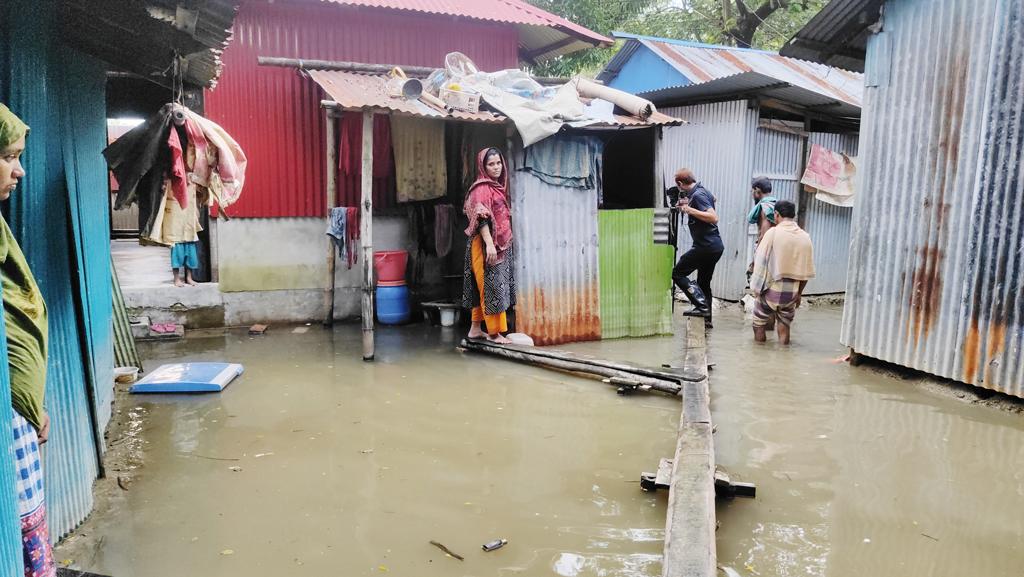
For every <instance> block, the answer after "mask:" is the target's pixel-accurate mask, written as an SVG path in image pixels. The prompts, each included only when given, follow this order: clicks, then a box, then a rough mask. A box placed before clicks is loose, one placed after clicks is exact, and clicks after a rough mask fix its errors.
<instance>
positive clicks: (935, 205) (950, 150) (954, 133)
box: [908, 50, 976, 363]
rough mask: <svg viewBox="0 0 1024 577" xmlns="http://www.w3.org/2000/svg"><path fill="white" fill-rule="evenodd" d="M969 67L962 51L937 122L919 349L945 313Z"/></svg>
mask: <svg viewBox="0 0 1024 577" xmlns="http://www.w3.org/2000/svg"><path fill="white" fill-rule="evenodd" d="M967 63H968V58H967V55H966V54H965V53H964V51H962V50H961V51H960V52H959V53H957V55H956V60H955V63H954V67H953V68H954V74H953V75H952V77H951V80H952V81H951V82H950V83H949V85H948V87H946V88H945V91H946V94H945V97H944V98H943V99H942V102H943V106H942V111H941V113H940V114H939V117H938V118H937V124H938V126H937V127H936V128H937V129H938V130H937V132H938V134H939V135H940V136H939V142H938V145H937V146H936V147H935V152H934V160H933V162H932V170H933V171H934V173H935V177H936V183H935V187H934V189H933V190H934V191H935V193H934V196H935V200H934V202H933V200H932V198H931V197H926V198H925V199H924V203H923V208H924V213H925V214H926V215H929V216H930V217H931V219H930V221H931V222H930V223H927V224H926V225H925V228H924V230H925V231H926V233H925V234H927V240H926V241H925V245H924V246H923V247H921V248H919V249H918V251H917V252H918V259H917V260H918V265H917V267H916V268H915V270H914V276H913V278H912V286H911V291H910V301H909V304H910V308H911V317H910V319H908V323H910V324H911V326H912V330H911V331H910V334H911V337H912V338H913V339H914V345H915V346H916V345H917V343H918V341H919V340H920V338H921V337H922V336H928V334H929V333H930V332H931V329H932V326H933V325H934V324H935V319H936V317H937V316H938V315H939V314H940V310H941V304H942V263H943V259H944V258H945V253H944V251H943V250H942V249H941V248H939V247H942V246H945V236H946V234H945V233H946V230H945V229H946V226H945V225H946V216H947V214H948V213H949V204H948V203H946V202H945V195H946V190H947V188H948V187H949V186H951V185H952V184H955V183H956V181H957V173H958V166H957V164H958V162H959V160H960V140H961V125H962V122H961V121H962V119H963V116H964V109H965V108H966V106H967V99H966V98H965V93H966V90H967V86H966V82H967V77H968V72H969V70H968V64H967ZM932 231H934V236H933V232H932ZM975 363H976V361H975Z"/></svg>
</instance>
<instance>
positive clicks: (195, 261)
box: [171, 241, 199, 287]
mask: <svg viewBox="0 0 1024 577" xmlns="http://www.w3.org/2000/svg"><path fill="white" fill-rule="evenodd" d="M198 246H199V243H198V242H194V241H193V242H178V243H175V244H174V246H173V247H172V248H171V269H172V270H173V271H174V286H177V287H181V286H185V285H186V284H187V285H189V286H195V284H196V281H195V280H194V279H193V278H192V271H194V270H199V250H198ZM179 269H180V270H181V272H180V273H179V272H178V270H179ZM182 278H184V281H182Z"/></svg>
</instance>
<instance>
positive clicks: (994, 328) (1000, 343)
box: [985, 319, 1006, 383]
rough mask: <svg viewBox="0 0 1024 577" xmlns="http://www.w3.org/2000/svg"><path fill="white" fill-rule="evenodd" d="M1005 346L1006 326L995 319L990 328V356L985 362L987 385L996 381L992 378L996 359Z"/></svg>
mask: <svg viewBox="0 0 1024 577" xmlns="http://www.w3.org/2000/svg"><path fill="white" fill-rule="evenodd" d="M1005 344H1006V325H1005V324H1004V323H1002V322H1000V321H996V320H995V319H993V322H992V324H990V325H989V327H988V355H987V358H986V362H985V382H986V383H990V382H992V381H994V380H995V379H993V378H992V370H993V368H994V367H995V366H996V357H998V356H999V355H1000V354H1001V353H1002V352H1003V347H1004V346H1005Z"/></svg>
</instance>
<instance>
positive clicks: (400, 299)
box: [377, 281, 409, 325]
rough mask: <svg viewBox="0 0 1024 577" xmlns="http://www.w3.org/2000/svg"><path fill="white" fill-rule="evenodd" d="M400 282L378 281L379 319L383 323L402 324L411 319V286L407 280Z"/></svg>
mask: <svg viewBox="0 0 1024 577" xmlns="http://www.w3.org/2000/svg"><path fill="white" fill-rule="evenodd" d="M398 283H400V284H398ZM398 283H389V282H380V283H377V320H378V321H380V322H381V323H382V324H385V325H400V324H402V323H405V322H408V321H409V287H407V286H406V285H405V281H398Z"/></svg>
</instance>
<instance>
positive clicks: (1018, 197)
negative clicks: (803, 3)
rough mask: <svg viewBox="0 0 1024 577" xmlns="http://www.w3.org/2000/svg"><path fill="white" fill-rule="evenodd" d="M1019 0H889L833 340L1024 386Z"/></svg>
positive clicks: (931, 367)
mask: <svg viewBox="0 0 1024 577" xmlns="http://www.w3.org/2000/svg"><path fill="white" fill-rule="evenodd" d="M1022 21H1024V3H1022V2H1019V1H1015V2H1004V1H1000V0H978V1H977V2H973V3H965V2H960V1H958V0H933V1H924V0H913V1H911V0H908V1H905V2H887V3H886V9H885V24H884V29H883V31H882V33H881V34H878V35H875V36H873V37H871V38H870V40H869V42H868V54H867V65H866V74H865V81H866V84H867V86H869V88H868V89H867V98H866V101H865V114H864V122H863V124H862V127H861V142H862V145H861V155H860V163H859V167H858V173H859V175H860V177H861V178H860V179H859V181H858V189H859V190H858V199H857V203H856V206H855V207H854V221H853V230H852V244H851V246H852V251H851V255H850V261H851V262H850V272H849V283H848V290H847V301H846V302H847V305H846V314H845V315H844V321H843V331H842V341H843V343H844V344H847V345H849V346H850V347H852V348H853V349H854V350H856V351H857V352H859V353H862V354H865V355H867V356H869V357H874V358H879V359H882V360H885V361H889V362H892V363H896V364H899V365H903V366H906V367H911V368H914V369H918V370H922V371H925V372H928V373H931V374H935V375H939V376H942V377H947V378H951V379H955V380H958V381H963V382H966V383H970V384H973V385H978V386H982V387H985V388H989V389H993V390H996V391H1001V392H1004V393H1008V394H1011V395H1016V396H1024V359H1022V356H1021V346H1022V338H1024V298H1022V296H1021V291H1022V289H1024V224H1022V223H1024V195H1022V194H1021V189H1022V183H1024V98H1021V96H1020V95H1021V93H1022V92H1024V27H1022V26H1021V22H1022Z"/></svg>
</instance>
